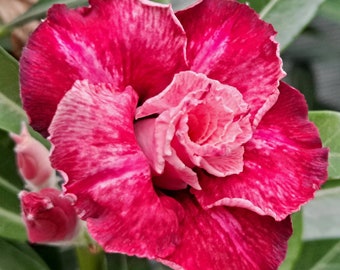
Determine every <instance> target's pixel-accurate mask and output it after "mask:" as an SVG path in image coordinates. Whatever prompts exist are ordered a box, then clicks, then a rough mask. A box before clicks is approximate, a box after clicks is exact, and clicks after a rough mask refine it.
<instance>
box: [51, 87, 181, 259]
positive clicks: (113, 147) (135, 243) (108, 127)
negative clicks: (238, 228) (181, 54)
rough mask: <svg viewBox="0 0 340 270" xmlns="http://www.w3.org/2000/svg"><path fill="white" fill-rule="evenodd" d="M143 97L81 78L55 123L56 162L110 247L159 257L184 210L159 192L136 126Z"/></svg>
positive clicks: (86, 217) (93, 232) (168, 248)
mask: <svg viewBox="0 0 340 270" xmlns="http://www.w3.org/2000/svg"><path fill="white" fill-rule="evenodd" d="M137 99H138V97H137V94H136V93H135V92H134V90H133V89H132V88H131V87H127V88H126V89H125V90H124V91H119V90H117V89H115V88H114V87H113V86H112V85H110V84H98V85H92V84H89V83H88V82H87V81H82V82H79V81H77V82H76V83H75V85H74V86H73V88H72V89H71V90H69V91H68V92H67V93H66V95H65V97H64V98H63V99H62V100H61V102H60V104H59V105H58V109H57V111H56V115H55V117H54V118H53V120H52V123H51V126H50V128H49V132H50V134H51V136H50V140H51V142H52V143H53V146H54V148H53V151H52V156H51V160H52V164H53V166H54V167H55V168H56V169H58V170H61V171H63V173H64V174H66V175H67V178H68V180H67V182H66V184H65V189H66V193H69V194H74V195H75V196H76V198H77V201H76V204H75V207H76V208H77V210H78V212H79V214H80V216H81V217H82V219H84V220H87V221H88V222H87V224H88V229H89V232H90V233H91V235H92V236H93V237H94V239H95V240H97V241H98V242H99V243H100V244H101V245H102V246H103V247H104V249H105V250H106V251H108V252H121V253H127V254H130V255H137V256H146V257H149V258H153V257H155V256H156V255H158V256H161V255H162V256H165V255H167V254H168V253H170V252H172V250H173V248H174V245H175V243H176V241H177V238H176V237H177V235H176V232H177V227H178V220H177V213H180V210H181V209H178V207H179V205H178V204H177V203H176V202H175V201H174V200H171V198H166V197H162V196H161V197H159V196H158V195H157V194H156V192H155V190H154V189H153V186H152V182H151V179H150V171H149V166H148V163H147V160H146V158H145V156H144V154H143V152H142V151H141V150H140V148H139V146H138V144H137V142H136V140H135V136H134V131H133V119H134V113H135V107H136V104H137Z"/></svg>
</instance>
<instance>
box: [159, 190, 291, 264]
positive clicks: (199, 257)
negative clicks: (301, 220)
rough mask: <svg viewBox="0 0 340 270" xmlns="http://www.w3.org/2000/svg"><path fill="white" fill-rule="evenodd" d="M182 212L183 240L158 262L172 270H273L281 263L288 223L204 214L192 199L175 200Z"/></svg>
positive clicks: (221, 212)
mask: <svg viewBox="0 0 340 270" xmlns="http://www.w3.org/2000/svg"><path fill="white" fill-rule="evenodd" d="M177 199H178V200H179V201H180V202H181V204H182V206H183V208H184V209H185V219H184V221H183V224H182V226H181V229H182V233H183V234H182V238H183V239H185V240H184V241H183V242H181V244H180V245H179V246H178V247H177V248H176V250H175V252H174V253H173V254H171V255H170V256H168V257H166V258H162V259H160V261H161V262H163V263H164V264H166V265H168V266H170V267H172V268H173V269H175V270H179V269H181V270H183V269H185V270H197V269H209V270H221V269H223V270H229V269H230V270H234V269H238V270H248V269H252V270H274V269H277V268H278V266H279V265H280V263H281V262H282V260H283V259H284V256H285V253H286V248H287V240H288V238H289V237H290V235H291V224H290V219H289V218H287V219H285V220H283V221H281V222H275V221H274V219H272V218H271V217H268V216H267V217H263V216H259V215H257V214H255V213H253V212H251V211H248V210H245V209H241V208H227V207H223V206H219V207H214V208H212V209H208V210H203V209H202V208H201V207H200V206H199V204H198V203H197V202H195V199H194V198H192V197H190V196H187V195H186V194H181V195H180V196H177Z"/></svg>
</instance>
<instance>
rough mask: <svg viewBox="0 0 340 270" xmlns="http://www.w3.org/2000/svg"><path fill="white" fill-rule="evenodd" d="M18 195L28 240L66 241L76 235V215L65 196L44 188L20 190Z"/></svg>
mask: <svg viewBox="0 0 340 270" xmlns="http://www.w3.org/2000/svg"><path fill="white" fill-rule="evenodd" d="M19 197H20V201H21V210H22V217H23V220H24V222H25V224H26V229H27V233H28V239H29V241H30V242H31V243H55V242H60V241H67V240H71V239H72V238H73V237H74V236H75V235H76V232H77V224H78V218H77V214H76V211H75V209H74V208H73V206H72V204H73V202H72V200H71V199H70V197H69V196H67V195H66V196H65V195H63V194H62V193H61V191H59V190H57V189H52V188H45V189H42V190H40V191H39V192H27V191H22V192H21V193H20V195H19Z"/></svg>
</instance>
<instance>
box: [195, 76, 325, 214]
mask: <svg viewBox="0 0 340 270" xmlns="http://www.w3.org/2000/svg"><path fill="white" fill-rule="evenodd" d="M280 91H281V93H280V96H279V99H278V101H277V103H276V104H275V105H274V107H273V108H272V109H271V110H270V111H268V113H267V114H266V115H265V116H264V118H263V119H262V121H261V122H260V124H259V126H258V128H257V130H256V131H255V133H254V136H253V138H252V139H251V140H250V141H249V142H248V143H247V144H246V145H245V154H244V164H245V165H244V170H243V172H242V173H240V174H239V175H232V176H230V177H227V178H213V177H210V176H208V175H205V174H203V173H202V174H201V175H200V177H201V178H200V179H201V182H200V184H201V186H202V191H196V190H195V191H193V193H195V195H196V196H197V198H198V200H199V202H200V203H201V204H202V205H204V206H206V207H210V206H213V205H228V206H238V207H244V208H248V209H250V210H253V211H255V212H257V213H258V214H261V215H271V216H272V217H274V218H275V219H276V220H282V219H284V218H285V217H286V216H287V215H289V214H291V213H292V212H294V211H296V210H298V209H299V208H300V206H301V205H302V204H304V203H306V202H307V201H308V200H310V199H311V198H313V196H314V192H315V191H316V190H318V189H319V188H320V186H321V184H322V183H324V181H326V179H327V154H328V150H327V149H325V148H321V141H320V137H319V135H318V132H317V129H316V128H315V126H314V125H313V124H312V123H311V122H309V121H308V120H307V106H306V102H305V100H304V98H303V96H302V95H301V94H300V93H299V92H298V91H297V90H295V89H293V88H292V87H290V86H288V85H286V84H284V83H282V84H281V86H280Z"/></svg>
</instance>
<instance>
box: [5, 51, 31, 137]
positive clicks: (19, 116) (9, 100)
mask: <svg viewBox="0 0 340 270" xmlns="http://www.w3.org/2000/svg"><path fill="white" fill-rule="evenodd" d="M0 82H1V86H0V129H3V130H6V131H12V132H16V133H18V132H19V131H20V126H21V122H22V121H26V114H25V112H24V111H23V110H22V109H21V105H20V104H21V103H20V96H19V80H18V63H17V61H16V60H15V59H14V58H13V57H11V56H10V55H9V54H8V53H7V52H6V51H5V50H4V49H3V48H1V47H0Z"/></svg>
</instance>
